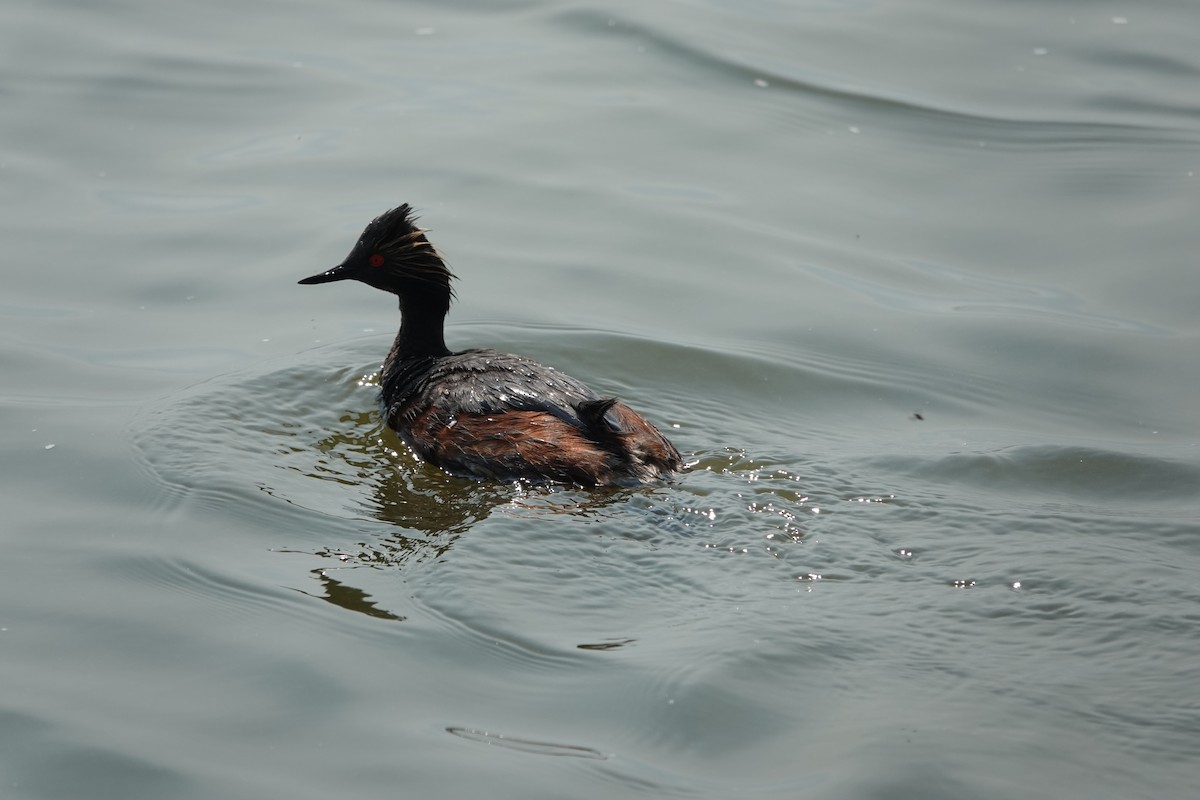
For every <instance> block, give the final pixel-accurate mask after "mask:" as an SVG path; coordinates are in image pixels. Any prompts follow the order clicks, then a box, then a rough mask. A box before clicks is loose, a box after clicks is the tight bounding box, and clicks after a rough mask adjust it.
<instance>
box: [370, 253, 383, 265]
mask: <svg viewBox="0 0 1200 800" xmlns="http://www.w3.org/2000/svg"><path fill="white" fill-rule="evenodd" d="M367 263H368V264H370V265H371V266H372V267H382V266H383V256H382V255H380V254H379V253H372V254H371V257H370V258H368V259H367Z"/></svg>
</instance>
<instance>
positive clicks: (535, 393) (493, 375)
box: [300, 204, 681, 486]
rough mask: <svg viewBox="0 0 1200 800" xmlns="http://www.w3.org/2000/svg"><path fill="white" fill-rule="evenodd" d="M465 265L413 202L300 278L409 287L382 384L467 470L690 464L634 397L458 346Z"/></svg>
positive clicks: (390, 411) (601, 478)
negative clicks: (455, 268)
mask: <svg viewBox="0 0 1200 800" xmlns="http://www.w3.org/2000/svg"><path fill="white" fill-rule="evenodd" d="M453 277H454V276H453V275H452V274H451V272H450V270H449V269H448V268H447V267H446V264H445V263H444V262H443V261H442V258H441V256H440V255H438V252H437V250H435V249H434V247H433V245H432V244H430V243H429V240H428V239H426V238H425V233H424V232H423V231H422V230H421V229H420V228H418V227H417V226H416V225H415V224H414V217H413V213H412V209H411V208H410V207H409V206H408V205H407V204H406V205H402V206H400V207H399V208H394V209H392V210H391V211H388V212H386V213H384V214H381V215H380V216H379V217H377V218H375V219H374V220H372V221H371V224H370V225H368V226H367V227H366V229H365V230H364V231H363V232H362V235H361V236H360V237H359V239H358V243H357V244H355V245H354V249H353V250H351V251H350V255H348V256H346V260H345V261H343V262H342V263H341V264H339V265H338V266H336V267H334V268H333V269H331V270H329V271H328V272H322V273H321V274H320V275H313V276H312V277H311V278H305V279H304V280H302V281H300V283H328V282H330V281H341V280H347V279H354V280H358V281H362V282H363V283H366V284H368V285H370V286H374V287H375V288H376V289H382V290H383V291H385V292H391V293H392V294H395V295H397V296H399V298H400V313H401V321H400V333H399V334H397V336H396V342H395V344H394V345H392V350H391V352H390V353H388V356H387V360H386V361H384V363H383V372H382V376H381V389H380V393H379V400H380V405H381V406H382V411H383V417H384V419H385V420H386V421H387V424H388V427H390V428H392V430H394V431H396V433H397V434H399V436H400V438H401V439H403V440H404V442H405V443H406V444H407V445H408V446H409V447H411V448H412V449H413V450H414V451H415V452H416V454H417V455H418V456H419V457H421V458H422V459H424V460H425V461H428V462H430V463H431V464H435V465H437V466H439V467H441V468H442V469H444V470H446V471H447V472H450V473H452V474H455V475H462V476H468V477H474V478H494V479H497V480H503V481H511V480H517V479H526V480H535V481H559V482H562V483H574V484H581V485H595V486H620V485H632V484H637V483H641V482H643V481H647V480H653V479H654V478H658V477H659V476H662V475H666V474H669V473H671V472H674V471H676V470H678V469H679V468H680V465H681V459H680V457H679V451H678V450H676V449H675V446H674V445H673V444H671V442H670V441H668V440H667V437H665V436H663V435H662V433H660V432H659V430H658V429H657V428H655V427H654V426H653V425H651V424H650V423H649V422H647V421H646V419H645V418H643V417H642V416H641V415H639V414H638V413H637V412H635V411H634V410H633V409H631V408H630V407H629V406H627V405H625V404H624V403H622V402H620V401H619V400H617V399H615V398H612V397H601V396H600V395H598V394H596V393H595V392H593V391H592V390H591V389H589V388H588V387H587V386H584V385H583V384H582V383H580V382H579V381H577V380H575V379H574V378H571V377H568V376H567V375H564V374H563V373H561V372H558V371H557V370H555V369H552V368H551V367H546V366H543V365H541V364H539V363H537V362H536V361H531V360H530V359H528V358H522V357H521V356H514V355H509V354H508V353H500V352H497V351H496V350H463V351H461V352H458V353H452V352H450V350H448V349H447V348H446V343H445V340H444V338H443V335H442V325H443V322H444V321H445V318H446V312H447V311H448V310H449V308H450V298H451V297H452V295H453V291H452V290H451V288H450V279H451V278H453Z"/></svg>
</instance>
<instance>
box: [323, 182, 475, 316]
mask: <svg viewBox="0 0 1200 800" xmlns="http://www.w3.org/2000/svg"><path fill="white" fill-rule="evenodd" d="M415 223H416V218H415V217H414V216H413V210H412V207H411V206H409V205H408V204H407V203H405V204H404V205H402V206H399V207H397V208H393V209H392V210H391V211H385V212H384V213H382V214H380V215H379V216H378V217H376V218H375V219H373V220H371V224H369V225H367V227H366V228H365V229H364V230H363V232H362V235H361V236H359V237H358V242H357V243H356V244H355V245H354V249H353V250H351V251H350V255H348V256H346V260H345V261H343V262H342V263H341V264H338V265H337V266H336V267H334V268H333V269H331V270H328V271H326V272H322V273H320V274H319V275H313V276H312V277H311V278H305V279H304V280H302V281H300V283H305V284H309V283H329V282H330V281H344V280H351V279H352V280H356V281H362V282H363V283H365V284H368V285H370V286H374V287H375V288H376V289H383V290H384V291H385V292H391V293H392V294H398V295H401V296H404V295H406V294H414V293H422V292H424V293H433V294H434V295H445V297H446V299H447V300H449V298H450V296H451V295H452V294H453V292H452V290H451V289H450V279H451V278H453V277H454V275H453V274H452V273H451V272H450V269H449V268H448V267H447V266H446V264H445V262H444V261H442V257H441V256H440V255H438V252H437V250H435V249H434V247H433V245H432V244H430V243H429V240H428V239H426V238H425V232H424V231H423V230H421V229H420V228H418V227H417V226H416V224H415Z"/></svg>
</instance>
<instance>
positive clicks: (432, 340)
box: [392, 295, 450, 359]
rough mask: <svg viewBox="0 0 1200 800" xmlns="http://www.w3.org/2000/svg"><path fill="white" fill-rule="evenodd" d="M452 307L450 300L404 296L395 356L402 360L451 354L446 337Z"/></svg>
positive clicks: (394, 348) (402, 297) (401, 302)
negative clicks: (448, 315)
mask: <svg viewBox="0 0 1200 800" xmlns="http://www.w3.org/2000/svg"><path fill="white" fill-rule="evenodd" d="M449 308H450V299H449V298H448V297H447V298H444V299H443V298H436V297H430V296H428V295H425V296H420V297H411V296H407V295H405V296H401V298H400V332H399V333H398V334H396V343H395V344H394V345H393V348H392V353H393V355H394V356H395V357H396V358H399V359H413V358H422V357H425V356H446V355H450V350H449V349H448V348H447V347H446V340H445V338H444V336H443V335H442V326H443V324H444V323H445V321H446V312H447V311H448V310H449Z"/></svg>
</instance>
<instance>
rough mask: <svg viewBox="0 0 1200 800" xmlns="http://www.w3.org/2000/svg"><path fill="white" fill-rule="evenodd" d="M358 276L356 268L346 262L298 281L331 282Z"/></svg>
mask: <svg viewBox="0 0 1200 800" xmlns="http://www.w3.org/2000/svg"><path fill="white" fill-rule="evenodd" d="M354 277H357V276H356V275H355V274H354V270H353V269H351V268H350V267H348V266H346V265H345V264H338V265H337V266H336V267H334V268H333V269H331V270H326V271H325V272H322V273H320V274H319V275H313V276H312V277H311V278H305V279H304V280H302V281H297V283H306V284H307V283H330V282H331V281H344V280H348V279H350V278H354Z"/></svg>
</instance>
